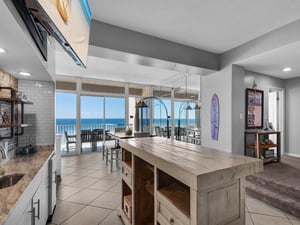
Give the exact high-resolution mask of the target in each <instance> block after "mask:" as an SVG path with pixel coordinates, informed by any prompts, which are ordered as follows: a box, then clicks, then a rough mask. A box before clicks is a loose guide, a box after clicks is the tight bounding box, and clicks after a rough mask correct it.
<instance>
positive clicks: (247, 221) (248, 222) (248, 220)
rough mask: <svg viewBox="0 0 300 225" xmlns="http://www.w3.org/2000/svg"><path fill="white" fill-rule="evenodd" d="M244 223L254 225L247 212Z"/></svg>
mask: <svg viewBox="0 0 300 225" xmlns="http://www.w3.org/2000/svg"><path fill="white" fill-rule="evenodd" d="M246 225H254V224H253V222H252V219H251V217H250V214H249V213H246Z"/></svg>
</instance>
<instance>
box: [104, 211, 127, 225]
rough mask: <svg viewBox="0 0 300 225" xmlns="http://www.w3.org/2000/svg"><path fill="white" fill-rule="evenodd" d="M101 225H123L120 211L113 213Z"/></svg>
mask: <svg viewBox="0 0 300 225" xmlns="http://www.w3.org/2000/svg"><path fill="white" fill-rule="evenodd" d="M100 225H123V222H122V219H121V217H120V216H119V213H118V211H116V210H114V211H112V212H111V213H110V214H109V216H108V217H106V218H105V219H104V221H103V222H102V223H100Z"/></svg>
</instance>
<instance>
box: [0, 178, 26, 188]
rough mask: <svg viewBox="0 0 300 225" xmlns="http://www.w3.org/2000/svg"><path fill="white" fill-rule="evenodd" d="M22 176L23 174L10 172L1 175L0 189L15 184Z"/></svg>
mask: <svg viewBox="0 0 300 225" xmlns="http://www.w3.org/2000/svg"><path fill="white" fill-rule="evenodd" d="M23 176H24V174H12V175H7V176H3V177H2V178H0V189H3V188H8V187H11V186H13V185H15V184H16V183H18V181H19V180H21V178H22V177H23Z"/></svg>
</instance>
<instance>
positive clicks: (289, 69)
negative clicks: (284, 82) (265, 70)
mask: <svg viewBox="0 0 300 225" xmlns="http://www.w3.org/2000/svg"><path fill="white" fill-rule="evenodd" d="M291 70H292V69H291V68H290V67H286V68H284V69H283V70H282V71H283V72H289V71H291Z"/></svg>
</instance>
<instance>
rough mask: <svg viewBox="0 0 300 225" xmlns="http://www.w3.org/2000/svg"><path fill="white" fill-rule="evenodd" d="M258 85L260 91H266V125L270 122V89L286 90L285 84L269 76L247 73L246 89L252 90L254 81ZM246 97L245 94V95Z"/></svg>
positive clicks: (245, 79)
mask: <svg viewBox="0 0 300 225" xmlns="http://www.w3.org/2000/svg"><path fill="white" fill-rule="evenodd" d="M254 80H255V83H256V85H257V89H258V90H263V91H264V124H265V122H268V121H269V118H268V117H269V111H268V107H269V99H268V97H269V95H268V93H269V89H270V88H282V89H283V88H284V82H283V80H282V79H279V78H275V77H271V76H267V75H264V74H260V73H256V72H252V71H245V78H244V88H245V89H246V88H252V85H253V81H254ZM244 96H245V93H244ZM244 107H245V98H244Z"/></svg>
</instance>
